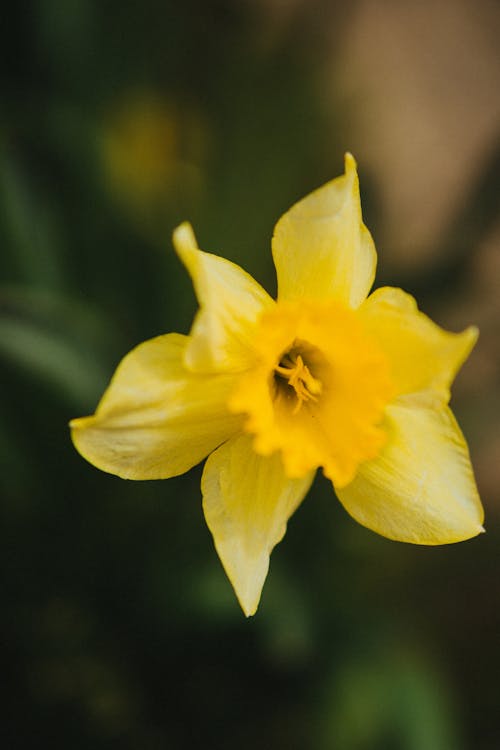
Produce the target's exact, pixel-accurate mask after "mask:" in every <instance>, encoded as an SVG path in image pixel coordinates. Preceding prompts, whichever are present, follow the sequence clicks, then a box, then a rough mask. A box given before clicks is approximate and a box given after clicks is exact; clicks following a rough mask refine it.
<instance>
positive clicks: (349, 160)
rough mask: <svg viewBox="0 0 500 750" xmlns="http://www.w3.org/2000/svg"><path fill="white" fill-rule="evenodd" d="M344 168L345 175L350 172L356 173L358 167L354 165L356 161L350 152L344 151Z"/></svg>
mask: <svg viewBox="0 0 500 750" xmlns="http://www.w3.org/2000/svg"><path fill="white" fill-rule="evenodd" d="M344 168H345V173H346V174H348V173H350V172H354V173H356V172H357V168H358V165H357V164H356V159H355V158H354V156H353V155H352V154H351V152H350V151H346V152H345V154H344Z"/></svg>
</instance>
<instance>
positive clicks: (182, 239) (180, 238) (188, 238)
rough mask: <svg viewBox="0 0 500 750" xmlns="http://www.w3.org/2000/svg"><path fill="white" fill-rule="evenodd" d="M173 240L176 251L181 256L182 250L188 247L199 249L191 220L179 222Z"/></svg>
mask: <svg viewBox="0 0 500 750" xmlns="http://www.w3.org/2000/svg"><path fill="white" fill-rule="evenodd" d="M172 242H173V244H174V248H175V251H176V252H177V254H178V255H179V256H181V255H182V252H183V251H185V250H187V249H192V248H195V249H198V244H197V242H196V237H195V234H194V231H193V227H192V226H191V224H190V223H189V221H183V222H182V224H179V226H178V227H176V228H175V229H174V231H173V232H172Z"/></svg>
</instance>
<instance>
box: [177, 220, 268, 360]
mask: <svg viewBox="0 0 500 750" xmlns="http://www.w3.org/2000/svg"><path fill="white" fill-rule="evenodd" d="M173 240H174V246H175V249H176V251H177V253H178V255H179V257H180V259H181V260H182V262H183V263H184V265H185V266H186V268H187V270H188V271H189V273H190V275H191V278H192V280H193V284H194V287H195V291H196V294H197V297H198V301H199V303H200V310H199V311H198V313H197V315H196V318H195V321H194V323H193V327H192V329H191V335H190V342H189V345H188V347H187V349H186V355H185V364H186V367H188V368H189V369H190V370H193V371H195V372H214V371H215V372H239V371H241V370H244V369H246V367H248V365H249V363H250V362H251V361H252V356H253V355H252V351H253V349H252V329H253V326H254V324H255V322H256V320H257V318H258V317H259V315H260V314H261V312H262V311H263V310H264V309H266V308H268V307H270V306H272V305H273V304H274V303H273V300H272V299H271V297H270V296H269V295H268V294H267V292H266V291H265V290H264V289H263V288H262V287H261V286H260V285H259V284H258V283H257V282H256V281H255V280H254V279H253V278H252V277H251V276H250V275H249V274H247V273H246V272H245V271H243V270H242V269H241V268H240V267H239V266H237V265H235V264H234V263H231V262H230V261H228V260H226V259H225V258H220V257H219V256H217V255H211V254H210V253H205V252H203V251H202V250H199V249H198V246H197V244H196V238H195V236H194V233H193V230H192V228H191V225H190V224H188V223H187V222H185V223H184V224H181V225H180V226H179V227H177V229H176V230H175V232H174V236H173Z"/></svg>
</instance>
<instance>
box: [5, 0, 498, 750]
mask: <svg viewBox="0 0 500 750" xmlns="http://www.w3.org/2000/svg"><path fill="white" fill-rule="evenodd" d="M499 32H500V17H499V6H498V4H497V3H495V2H489V1H488V0H478V2H475V3H472V2H467V1H466V0H439V1H438V2H423V3H413V2H410V0H402V1H401V2H394V1H391V0H388V1H387V2H375V0H359V1H358V2H351V3H344V2H342V3H340V2H339V3H335V2H326V1H324V0H323V1H322V0H288V2H287V1H286V0H255V1H254V2H252V1H251V0H246V1H245V0H239V1H238V0H233V1H231V0H225V1H223V0H219V1H217V2H216V1H214V0H208V1H207V0H205V1H204V0H187V1H186V2H183V3H180V2H172V1H170V2H169V1H168V0H162V1H161V2H160V1H159V0H144V2H141V3H139V2H133V0H123V1H122V2H120V3H118V2H112V1H111V2H98V1H97V0H38V1H35V0H31V1H29V0H28V1H27V2H22V3H10V4H8V10H7V11H5V10H4V12H3V23H2V27H1V32H0V34H1V38H0V49H1V54H2V56H3V62H2V67H1V75H2V80H1V100H0V101H1V104H0V107H1V120H0V263H1V265H0V273H1V286H0V386H1V392H0V393H1V395H0V457H1V461H2V465H1V473H0V476H1V484H2V489H1V514H2V519H1V528H2V539H1V544H0V555H1V571H2V579H3V580H2V584H3V586H2V594H1V600H2V616H1V619H0V633H1V649H2V663H3V668H2V685H3V688H4V697H3V699H2V702H1V704H0V705H1V711H2V713H3V714H4V715H3V716H2V717H1V719H0V733H1V734H2V735H3V737H2V747H5V748H8V749H10V748H23V749H24V748H34V747H41V746H47V747H51V748H54V749H58V748H64V750H66V749H67V748H71V749H72V750H79V749H80V748H82V749H85V750H86V749H87V748H93V750H99V749H100V748H124V750H128V749H129V748H130V749H134V750H135V749H136V748H137V749H138V750H159V749H163V748H173V750H177V749H179V750H184V749H185V748H186V749H187V748H201V747H203V748H216V749H217V750H226V749H228V750H229V749H232V748H239V749H241V750H246V749H248V750H250V748H252V749H253V748H255V747H259V748H263V749H264V750H267V748H270V749H271V748H272V749H273V750H298V749H299V748H301V749H302V748H312V750H330V749H333V750H337V749H338V750H392V749H394V750H398V749H402V750H464V749H469V748H470V749H471V750H496V749H497V748H498V747H499V746H500V712H499V704H500V688H499V686H498V675H499V673H500V648H499V645H500V644H499V632H500V593H499V583H498V581H499V562H500V546H499V545H500V519H499V511H500V495H499V481H498V480H499V469H498V466H499V464H500V438H499V432H498V424H499V420H498V416H499V402H500V392H499V388H498V386H499V379H500V373H499V361H500V360H499V349H500V344H499V340H500V337H499V323H498V320H499V312H500V302H499V293H498V291H499V289H500V223H499V214H498V188H499V167H500V151H499V148H498V144H499V140H498V134H499V130H500V128H499V125H500V97H499V95H498V91H499V90H500V59H499V53H498V35H499ZM348 149H349V150H351V151H352V152H353V153H354V155H355V156H356V158H357V160H358V164H359V170H360V178H361V189H362V199H363V207H364V215H365V221H366V223H367V224H368V226H369V227H370V229H371V230H372V233H373V234H374V237H375V241H376V244H377V248H378V251H379V270H378V276H377V285H381V284H384V283H390V284H394V285H398V286H403V287H404V288H406V289H407V290H408V291H410V292H412V293H414V294H416V295H417V296H418V299H419V302H420V304H421V307H422V309H424V311H425V312H427V313H429V314H430V315H432V317H433V318H434V319H436V320H437V321H438V322H439V323H441V325H443V326H445V327H448V328H450V329H451V330H460V329H461V328H463V327H465V326H466V325H468V324H470V323H475V324H478V325H479V327H480V329H481V337H480V339H479V343H478V345H477V347H476V350H475V351H474V353H473V355H472V357H471V359H470V361H469V362H468V363H467V364H466V366H465V368H464V370H463V372H462V373H461V374H460V376H459V378H458V380H457V383H456V387H455V390H454V398H453V401H452V405H453V408H454V410H455V412H456V414H457V415H458V417H459V420H460V423H461V425H462V427H463V429H464V432H465V434H466V436H467V438H468V440H469V443H470V447H471V453H472V458H473V463H474V465H475V468H476V473H477V479H478V484H479V487H480V492H481V495H482V498H483V502H484V505H485V509H486V529H487V534H485V535H482V536H481V537H480V538H478V539H474V540H472V541H470V542H466V543H462V544H459V545H454V546H450V547H441V548H423V547H422V548H420V547H416V546H410V545H402V544H397V543H393V542H390V541H387V540H385V539H383V538H381V537H378V536H376V535H375V534H373V533H371V532H370V531H367V530H366V529H364V528H362V527H361V526H359V525H357V524H356V523H355V522H354V521H352V520H351V519H350V518H349V517H348V516H347V514H346V513H345V512H344V510H343V509H342V507H341V506H340V504H339V503H338V502H337V501H336V500H335V497H334V495H333V492H332V490H331V486H330V485H329V483H328V482H327V481H326V480H324V479H323V478H321V477H319V478H318V479H317V480H316V483H315V485H314V488H313V490H312V492H311V493H310V495H309V496H308V498H307V500H306V501H305V502H304V504H303V505H302V506H301V508H300V509H299V510H298V512H297V513H296V514H295V516H294V517H293V518H292V520H291V522H290V524H289V529H288V533H287V536H286V539H285V541H284V543H283V544H282V545H280V546H279V547H278V548H277V549H276V551H275V553H274V554H273V558H272V563H271V570H270V575H269V578H268V581H267V583H266V586H265V588H264V594H263V598H262V601H261V605H260V609H259V610H258V613H257V615H256V616H255V617H254V618H252V619H250V620H246V619H245V618H244V616H243V615H242V613H241V611H240V609H239V607H238V604H237V602H236V599H235V597H234V595H233V593H232V590H231V587H230V585H229V583H228V581H227V580H226V578H225V576H224V573H223V571H222V568H221V566H220V563H219V561H218V559H217V556H216V554H215V552H214V549H213V546H212V540H211V537H210V534H209V533H208V531H207V529H206V527H205V525H204V521H203V517H202V512H201V503H200V490H199V479H200V468H196V469H194V470H193V471H192V472H190V473H189V474H188V475H185V476H183V477H180V478H177V479H172V480H170V481H166V482H149V483H146V482H145V483H142V482H140V483H134V482H125V481H122V480H119V479H117V478H115V477H112V476H109V475H106V474H103V473H100V472H99V471H97V470H96V469H94V468H93V467H91V466H90V465H88V464H87V463H85V462H84V461H83V460H82V459H81V458H80V457H79V456H78V455H77V453H76V452H75V451H74V449H73V447H72V445H71V442H70V440H69V433H68V428H67V423H68V421H69V419H70V418H72V417H75V416H81V415H84V414H88V413H92V411H93V410H94V408H95V405H96V403H97V401H98V399H99V397H100V395H101V394H102V391H103V389H104V388H105V386H106V384H107V382H108V380H109V377H110V376H111V374H112V372H113V370H114V367H115V366H116V364H117V363H118V361H119V360H120V359H121V357H122V356H123V355H124V354H125V353H126V352H127V351H128V350H129V349H130V348H132V347H133V346H134V345H135V344H137V343H138V342H140V341H142V340H144V339H146V338H150V337H152V336H154V335H157V334H160V333H164V332H168V331H171V330H177V331H180V332H187V331H188V330H189V325H190V322H191V320H192V316H193V314H194V311H195V309H196V304H195V299H194V295H193V292H192V290H191V285H190V282H189V279H188V278H187V275H186V274H185V272H184V270H183V269H182V268H181V266H180V264H179V262H178V260H177V259H176V257H175V255H174V253H173V251H172V247H171V240H170V237H171V231H172V229H173V228H174V227H175V226H176V224H178V223H179V222H180V221H181V220H184V219H189V220H191V222H192V223H193V225H194V227H195V230H196V232H197V235H198V238H199V240H200V244H201V246H202V247H203V248H205V249H207V250H211V251H214V252H217V253H220V254H221V255H224V256H226V257H229V258H230V259H232V260H234V261H236V262H238V263H240V264H241V265H243V266H244V267H245V268H246V269H247V270H248V271H250V272H251V273H252V274H253V275H254V276H255V277H256V278H257V279H258V280H259V281H260V282H261V283H263V284H264V285H265V286H266V288H267V289H268V290H270V291H271V292H274V291H275V277H274V270H273V267H272V261H271V255H270V250H269V248H270V237H271V233H272V228H273V224H274V222H275V221H276V220H277V219H278V218H279V216H280V215H281V213H283V211H285V210H286V209H287V208H288V207H289V206H290V205H291V203H293V202H294V201H295V200H297V199H299V198H301V197H303V196H304V195H305V194H306V193H308V192H309V191H310V190H312V189H313V188H315V187H318V186H319V185H321V184H322V183H323V182H325V181H326V180H328V179H331V178H332V177H334V176H336V175H338V174H340V173H341V172H342V170H343V154H344V151H346V150H348Z"/></svg>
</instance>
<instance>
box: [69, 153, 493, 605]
mask: <svg viewBox="0 0 500 750" xmlns="http://www.w3.org/2000/svg"><path fill="white" fill-rule="evenodd" d="M174 245H175V248H176V250H177V253H178V255H179V257H180V259H181V260H182V262H183V263H184V265H185V266H186V268H187V270H188V271H189V273H190V275H191V277H192V280H193V284H194V287H195V290H196V294H197V296H198V300H199V304H200V308H199V311H198V313H197V315H196V317H195V320H194V323H193V326H192V329H191V332H190V334H189V336H183V335H180V334H177V333H170V334H167V335H164V336H159V337H157V338H154V339H151V340H149V341H146V342H145V343H143V344H140V345H139V346H138V347H137V348H136V349H134V350H133V351H132V352H130V354H128V355H127V356H126V357H125V358H124V360H123V361H122V362H121V364H120V365H119V366H118V369H117V371H116V373H115V375H114V377H113V379H112V380H111V383H110V385H109V387H108V389H107V391H106V392H105V394H104V396H103V398H102V400H101V402H100V403H99V406H98V408H97V411H96V413H95V414H94V415H93V416H90V417H84V418H81V419H75V420H73V421H72V423H71V428H72V436H73V441H74V443H75V446H76V448H77V449H78V451H79V452H80V453H81V454H82V456H84V457H85V458H86V459H87V460H88V461H90V462H91V463H92V464H94V465H95V466H97V467H98V468H100V469H102V470H104V471H107V472H111V473H112V474H116V475H118V476H120V477H124V478H127V479H166V478H168V477H173V476H176V475H178V474H182V473H184V472H186V471H188V469H190V468H191V467H193V466H195V465H196V464H197V463H199V462H200V461H201V460H202V459H204V458H206V457H207V456H208V458H207V461H206V463H205V467H204V471H203V476H202V481H201V489H202V494H203V510H204V514H205V518H206V522H207V524H208V527H209V529H210V531H211V532H212V535H213V538H214V542H215V547H216V549H217V552H218V554H219V557H220V559H221V561H222V564H223V566H224V569H225V571H226V573H227V575H228V577H229V579H230V581H231V583H232V585H233V587H234V589H235V592H236V595H237V597H238V600H239V602H240V604H241V607H242V608H243V611H244V612H245V614H246V615H252V614H253V613H254V612H255V611H256V609H257V606H258V603H259V599H260V596H261V591H262V587H263V585H264V580H265V578H266V575H267V571H268V567H269V556H270V554H271V551H272V549H273V548H274V546H275V545H276V544H277V543H278V542H279V541H281V539H282V538H283V536H284V534H285V530H286V525H287V521H288V519H289V518H290V516H291V515H292V513H293V512H294V511H295V510H296V509H297V507H298V506H299V505H300V503H301V502H302V500H303V498H304V496H305V495H306V493H307V491H308V490H309V487H310V486H311V483H312V481H313V478H314V475H315V472H316V470H317V469H318V468H321V469H322V470H323V472H324V474H325V476H326V477H328V478H329V479H330V480H331V481H332V483H333V486H334V488H335V492H336V494H337V496H338V498H339V500H340V502H341V503H342V504H343V506H344V507H345V509H346V510H347V511H348V513H350V514H351V516H352V517H353V518H355V519H356V520H357V521H359V522H360V523H361V524H363V525H364V526H367V527H368V528H370V529H372V530H373V531H376V532H378V533H379V534H382V535H383V536H386V537H389V538H390V539H395V540H399V541H404V542H413V543H416V544H429V545H433V544H446V543H450V542H458V541H461V540H463V539H467V538H470V537H473V536H475V535H476V534H478V533H479V532H480V531H482V530H483V529H482V526H481V524H482V520H483V512H482V507H481V503H480V500H479V497H478V493H477V489H476V485H475V481H474V476H473V472H472V468H471V464H470V458H469V452H468V449H467V444H466V442H465V440H464V437H463V435H462V433H461V431H460V429H459V427H458V425H457V423H456V421H455V419H454V417H453V415H452V413H451V411H450V409H449V408H448V401H449V398H450V390H449V389H450V385H451V382H452V381H453V378H454V376H455V374H456V373H457V371H458V369H459V368H460V366H461V365H462V363H463V362H464V361H465V359H466V358H467V356H468V355H469V353H470V351H471V349H472V347H473V346H474V343H475V341H476V338H477V330H476V329H475V328H473V327H471V328H468V329H467V330H465V331H463V332H462V333H458V334H455V333H448V332H446V331H444V330H442V329H441V328H439V327H438V326H437V325H436V324H435V323H433V322H432V321H431V320H430V319H429V318H428V317H426V316H425V315H424V314H423V313H422V312H420V311H419V310H418V308H417V305H416V303H415V300H414V299H413V298H412V297H411V296H410V295H409V294H406V293H405V292H403V291H402V290H401V289H395V288H390V287H384V288H380V289H377V290H376V291H375V292H373V293H372V294H371V295H370V296H368V293H369V291H370V288H371V286H372V283H373V279H374V275H375V266H376V251H375V247H374V244H373V240H372V238H371V235H370V233H369V231H368V230H367V228H366V227H365V226H364V224H363V222H362V216H361V205H360V199H359V185H358V178H357V173H356V164H355V161H354V159H353V157H352V156H351V155H350V154H347V155H346V161H345V174H344V175H342V176H341V177H339V178H337V179H335V180H333V181H331V182H329V183H327V184H326V185H324V186H323V187H321V188H319V189H318V190H316V191H315V192H313V193H311V194H310V195H308V196H307V197H306V198H304V199H303V200H301V201H300V202H299V203H297V204H296V205H295V206H293V207H292V208H291V209H290V210H289V211H288V212H287V213H286V214H285V215H284V216H282V218H281V219H280V220H279V221H278V224H277V225H276V228H275V231H274V236H273V241H272V252H273V258H274V262H275V265H276V271H277V276H278V299H277V301H274V300H273V299H271V297H270V296H269V295H268V294H267V293H266V292H265V291H264V289H262V287H261V286H260V285H259V284H258V283H257V282H256V281H254V279H252V278H251V277H250V276H249V275H248V274H246V273H245V272H244V271H243V270H242V269H241V268H239V267H238V266H237V265H235V264H234V263H230V262H229V261H227V260H225V259H223V258H220V257H218V256H216V255H211V254H209V253H206V252H203V251H201V250H200V249H199V248H198V246H197V243H196V239H195V236H194V234H193V231H192V229H191V227H190V225H189V224H187V223H184V224H182V225H181V226H179V227H178V228H177V229H176V230H175V232H174Z"/></svg>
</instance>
